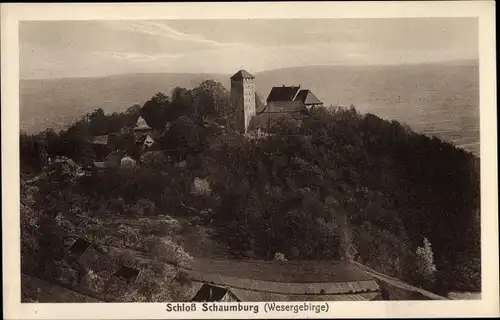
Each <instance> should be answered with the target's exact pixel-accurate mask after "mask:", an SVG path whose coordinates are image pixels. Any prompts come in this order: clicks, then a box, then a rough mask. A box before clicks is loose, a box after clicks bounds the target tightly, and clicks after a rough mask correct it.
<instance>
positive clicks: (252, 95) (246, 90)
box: [231, 70, 323, 134]
mask: <svg viewBox="0 0 500 320" xmlns="http://www.w3.org/2000/svg"><path fill="white" fill-rule="evenodd" d="M255 85H256V82H255V77H254V76H253V75H251V74H250V73H248V72H247V71H245V70H240V71H238V72H237V73H236V74H234V75H233V76H232V77H231V105H232V106H233V107H234V108H235V109H236V110H238V112H241V113H242V114H241V116H240V117H238V118H239V119H241V120H240V121H241V123H242V125H241V131H242V132H243V133H245V134H246V133H248V132H250V131H267V130H268V129H269V128H270V127H272V126H273V125H274V124H275V123H281V122H283V121H292V122H298V123H299V122H300V118H301V116H302V115H305V114H308V113H309V112H310V111H311V110H312V109H313V108H315V107H321V106H323V102H322V101H321V100H319V99H318V98H317V97H316V96H315V95H314V94H313V93H312V92H311V90H307V89H301V88H300V85H299V86H284V85H283V86H281V87H276V86H275V87H273V88H272V89H271V92H270V93H269V95H268V97H267V99H266V104H265V105H263V104H262V103H260V101H257V100H256V92H255ZM260 105H262V107H258V106H260ZM299 125H300V123H299Z"/></svg>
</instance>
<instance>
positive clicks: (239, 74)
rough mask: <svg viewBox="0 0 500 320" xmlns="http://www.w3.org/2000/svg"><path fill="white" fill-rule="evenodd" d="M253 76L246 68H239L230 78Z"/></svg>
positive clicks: (248, 77)
mask: <svg viewBox="0 0 500 320" xmlns="http://www.w3.org/2000/svg"><path fill="white" fill-rule="evenodd" d="M254 78H255V77H254V76H252V75H251V74H250V73H249V72H248V71H246V70H243V69H242V70H240V71H238V72H236V73H235V74H234V75H233V76H232V77H231V80H241V79H254Z"/></svg>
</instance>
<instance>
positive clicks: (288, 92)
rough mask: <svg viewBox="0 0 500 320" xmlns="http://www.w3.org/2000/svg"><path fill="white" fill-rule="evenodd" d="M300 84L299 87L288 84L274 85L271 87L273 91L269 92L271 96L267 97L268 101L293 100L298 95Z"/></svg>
mask: <svg viewBox="0 0 500 320" xmlns="http://www.w3.org/2000/svg"><path fill="white" fill-rule="evenodd" d="M299 89H300V86H298V87H294V86H291V87H288V86H282V87H273V88H272V89H271V92H269V96H268V97H267V100H266V101H267V102H268V103H269V102H274V101H293V98H295V96H296V95H297V92H298V91H299Z"/></svg>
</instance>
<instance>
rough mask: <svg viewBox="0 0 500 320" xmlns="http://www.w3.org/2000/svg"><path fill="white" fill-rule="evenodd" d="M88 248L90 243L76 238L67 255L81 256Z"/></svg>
mask: <svg viewBox="0 0 500 320" xmlns="http://www.w3.org/2000/svg"><path fill="white" fill-rule="evenodd" d="M89 247H90V242H88V241H86V240H84V239H82V238H78V239H76V241H75V242H74V243H73V245H72V246H71V247H70V248H69V250H68V251H69V253H70V254H72V255H75V256H78V257H79V256H81V255H82V254H84V253H85V251H87V249H88V248H89Z"/></svg>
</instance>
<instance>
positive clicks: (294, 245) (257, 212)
mask: <svg viewBox="0 0 500 320" xmlns="http://www.w3.org/2000/svg"><path fill="white" fill-rule="evenodd" d="M138 115H141V116H143V117H144V118H145V119H146V121H147V122H148V124H150V126H152V127H153V128H154V129H155V131H156V132H158V133H159V138H158V139H157V143H158V144H159V145H160V147H159V149H160V150H163V151H162V155H161V156H155V157H153V158H154V159H155V161H148V162H145V161H142V162H141V161H140V157H138V158H137V159H138V161H139V162H140V163H141V165H140V166H139V167H138V168H136V170H134V171H127V170H120V169H114V170H108V171H105V172H99V173H95V174H94V175H92V176H89V177H82V178H81V179H78V180H77V181H63V182H60V181H58V182H55V183H52V184H50V185H49V184H48V182H47V181H48V180H50V179H48V178H44V179H41V180H39V181H38V182H37V183H38V188H39V192H38V193H37V196H36V197H37V200H36V201H34V203H33V204H32V206H33V207H34V208H36V210H38V211H40V212H42V214H54V213H55V212H58V211H63V212H68V213H69V214H73V212H84V213H85V214H87V215H89V216H92V217H105V216H108V217H109V216H114V217H118V216H125V217H141V216H142V217H145V216H146V217H148V216H149V217H153V216H155V215H158V214H168V215H170V216H173V217H182V218H186V219H188V220H189V221H191V222H192V223H193V224H201V225H205V226H210V227H211V228H213V229H214V230H216V233H215V235H214V237H215V238H216V239H217V240H219V241H221V242H224V243H226V244H227V245H228V246H229V247H230V248H231V254H232V255H234V256H237V257H252V258H259V259H273V257H275V254H276V253H280V256H281V255H283V256H284V257H286V259H288V260H293V259H356V260H357V261H360V262H362V263H365V264H367V265H368V266H371V267H373V268H375V269H377V270H379V271H381V272H384V273H387V274H389V275H393V276H396V277H400V278H402V279H404V280H406V281H408V282H410V283H413V284H416V285H421V286H423V287H425V288H428V289H430V290H433V291H435V292H442V293H444V292H447V291H450V290H472V291H474V290H480V283H481V281H480V243H479V241H480V230H479V205H480V199H479V198H480V197H479V195H480V194H479V159H478V158H476V157H475V156H473V155H472V154H470V153H468V152H465V151H463V150H461V149H458V148H456V147H454V146H453V145H451V144H449V143H446V142H443V141H441V140H439V139H437V138H430V137H427V136H424V135H420V134H416V133H414V132H412V131H411V130H410V129H409V128H407V127H406V126H404V125H401V124H399V123H398V122H396V121H392V122H390V121H386V120H382V119H380V118H378V117H376V116H374V115H372V114H366V115H361V114H359V113H358V112H357V111H356V110H355V109H354V108H353V107H351V108H350V109H346V108H332V109H318V110H314V111H312V112H311V114H308V115H303V116H302V118H301V119H299V120H298V121H296V122H295V123H290V122H283V123H281V124H278V125H276V126H275V127H274V128H273V132H274V133H275V134H274V135H270V136H268V137H266V138H263V139H249V138H248V137H245V136H243V135H241V134H239V133H238V132H236V131H235V130H233V128H237V126H236V125H235V124H237V123H238V116H237V115H235V112H234V110H232V109H231V107H230V105H229V103H228V93H227V90H226V89H225V88H223V87H222V86H221V85H220V84H218V83H216V82H213V81H206V82H204V83H202V84H201V85H200V86H199V87H197V88H194V89H192V90H188V89H183V88H176V89H174V90H173V92H172V94H171V96H170V97H168V96H166V95H165V94H161V93H159V94H157V95H155V96H154V97H153V98H152V99H150V100H149V101H147V102H146V103H145V105H144V106H143V107H142V108H141V107H139V106H134V107H131V108H129V109H128V110H127V111H126V112H125V113H123V114H112V115H104V113H103V112H102V110H99V109H98V110H96V111H95V112H94V113H92V114H90V115H88V116H86V117H84V118H83V119H82V120H80V121H79V122H77V123H75V124H74V125H73V126H72V127H70V128H69V129H68V130H65V131H62V132H60V133H59V134H58V133H55V132H53V131H50V130H49V131H46V132H43V133H41V134H39V135H36V136H26V135H22V136H21V162H22V168H23V171H24V174H25V175H26V179H28V178H31V177H32V176H34V175H39V174H40V172H41V171H43V166H44V164H43V157H42V156H41V152H40V151H39V150H40V148H41V147H40V146H45V149H44V150H47V154H48V156H50V157H56V156H67V157H70V158H72V159H73V160H75V161H76V162H77V163H79V164H81V165H83V164H84V163H85V161H86V160H85V159H87V158H92V156H93V155H92V152H93V151H92V149H91V148H90V147H89V146H88V144H87V143H86V142H85V141H86V139H88V138H89V137H91V136H95V135H101V134H108V133H113V132H118V133H119V141H121V142H120V144H119V146H120V147H121V148H124V149H127V148H132V145H133V143H128V142H127V141H129V140H130V131H127V130H128V128H130V127H131V126H133V125H134V124H135V121H136V120H137V116H138ZM127 139H129V140H127ZM424 239H425V241H426V242H427V243H428V244H426V245H425V247H426V248H429V250H430V248H431V247H432V252H431V253H430V254H431V256H432V254H433V264H435V269H436V271H435V272H433V277H432V279H431V280H429V279H430V278H429V277H427V276H426V275H425V274H423V272H422V271H421V270H422V269H423V268H422V267H421V265H422V263H428V261H427V262H422V258H421V254H420V253H417V249H418V248H419V247H420V246H422V243H424ZM47 241H49V240H47ZM28 245H29V244H28ZM420 251H422V250H420ZM420 251H418V252H420ZM424 269H425V268H424ZM427 269H428V268H427Z"/></svg>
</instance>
